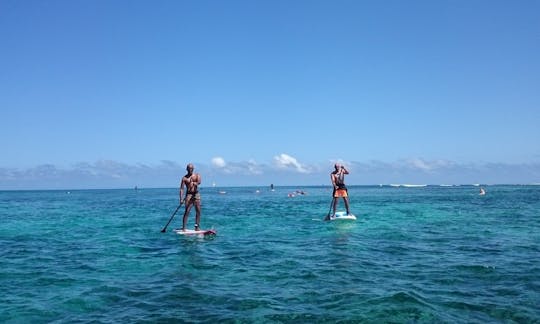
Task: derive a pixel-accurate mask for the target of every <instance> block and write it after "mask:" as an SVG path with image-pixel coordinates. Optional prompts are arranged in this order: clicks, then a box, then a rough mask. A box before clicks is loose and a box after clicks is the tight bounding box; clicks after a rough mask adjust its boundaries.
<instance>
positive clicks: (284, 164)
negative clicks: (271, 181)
mask: <svg viewBox="0 0 540 324" xmlns="http://www.w3.org/2000/svg"><path fill="white" fill-rule="evenodd" d="M274 164H275V165H276V166H277V167H278V168H279V169H293V170H295V171H298V172H300V173H309V170H307V168H306V167H305V166H303V165H302V164H301V163H300V162H298V161H297V160H296V158H294V157H292V156H290V155H287V154H285V153H281V154H280V155H276V156H274Z"/></svg>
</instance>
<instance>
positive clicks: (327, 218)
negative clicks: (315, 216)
mask: <svg viewBox="0 0 540 324" xmlns="http://www.w3.org/2000/svg"><path fill="white" fill-rule="evenodd" d="M333 196H334V195H332V201H331V202H330V209H328V214H326V218H325V219H324V220H330V214H331V213H332V207H333V205H334V199H335V198H334V197H333Z"/></svg>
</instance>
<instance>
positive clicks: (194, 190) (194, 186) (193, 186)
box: [180, 163, 201, 231]
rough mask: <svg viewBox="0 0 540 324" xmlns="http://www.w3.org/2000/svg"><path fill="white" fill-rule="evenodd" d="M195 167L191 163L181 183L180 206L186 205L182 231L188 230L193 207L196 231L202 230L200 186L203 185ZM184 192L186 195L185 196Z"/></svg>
mask: <svg viewBox="0 0 540 324" xmlns="http://www.w3.org/2000/svg"><path fill="white" fill-rule="evenodd" d="M194 169H195V167H194V166H193V164H191V163H189V164H188V165H187V166H186V171H187V173H186V175H185V176H184V177H182V181H181V182H180V204H182V203H185V204H186V209H185V211H184V219H183V220H182V231H185V230H186V225H187V220H188V216H189V212H190V211H191V207H193V205H195V213H196V214H195V230H196V231H198V230H200V226H199V225H200V222H201V194H200V193H199V185H200V184H201V175H200V174H198V173H193V170H194ZM184 190H185V191H186V195H185V196H184Z"/></svg>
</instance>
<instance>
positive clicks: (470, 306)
mask: <svg viewBox="0 0 540 324" xmlns="http://www.w3.org/2000/svg"><path fill="white" fill-rule="evenodd" d="M485 188H486V190H487V194H486V195H484V196H480V195H479V194H478V192H479V188H478V187H475V186H451V187H448V186H444V187H443V186H426V187H404V186H399V187H397V186H394V187H392V186H350V187H349V194H350V201H351V211H352V212H353V213H354V214H355V215H356V216H357V217H358V219H357V220H356V221H341V222H338V221H333V222H324V221H322V219H323V218H324V216H325V215H326V214H327V213H328V211H329V208H330V203H331V190H330V188H329V187H301V186H299V187H276V188H275V190H274V191H271V190H269V188H268V187H231V188H212V187H205V188H202V189H201V194H202V205H203V207H202V220H201V227H203V228H213V229H215V230H217V235H216V236H206V237H199V236H181V235H177V234H175V233H174V232H173V229H174V228H178V227H180V226H181V218H182V215H181V212H182V211H183V208H182V209H181V211H180V212H179V213H178V214H177V215H176V216H175V217H174V218H173V221H172V222H171V224H170V225H169V226H168V227H167V229H166V232H165V233H162V232H161V230H162V228H163V227H164V226H165V224H166V223H167V221H168V220H169V218H170V217H171V214H172V213H173V211H174V210H175V209H176V207H177V206H178V190H177V189H173V188H171V189H146V188H142V189H138V190H134V189H125V190H71V191H68V190H58V191H0V217H1V222H0V245H1V249H0V261H1V267H0V322H1V323H49V322H54V323H87V322H92V323H134V322H135V323H139V322H151V323H155V322H157V323H163V322H235V323H325V322H328V323H333V322H359V323H363V322H365V323H540V186H495V185H492V186H486V187H485ZM220 191H225V193H223V192H222V193H220ZM296 191H304V193H305V194H303V195H302V194H298V192H296ZM293 192H296V193H297V194H295V195H294V196H293V197H292V196H291V195H289V194H291V193H293ZM338 209H339V210H343V203H342V202H341V201H340V203H339V208H338ZM194 218H195V215H194V210H193V211H192V214H191V215H190V218H189V228H193V224H194Z"/></svg>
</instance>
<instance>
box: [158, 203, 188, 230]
mask: <svg viewBox="0 0 540 324" xmlns="http://www.w3.org/2000/svg"><path fill="white" fill-rule="evenodd" d="M182 203H183V202H180V205H178V207H176V210H175V211H174V213H173V214H172V215H171V218H169V221H168V222H167V225H165V227H163V229H162V230H161V233H165V231H166V230H167V226H169V224H170V223H171V221H172V219H173V217H174V215H176V213H177V212H178V209H180V206H182Z"/></svg>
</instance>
